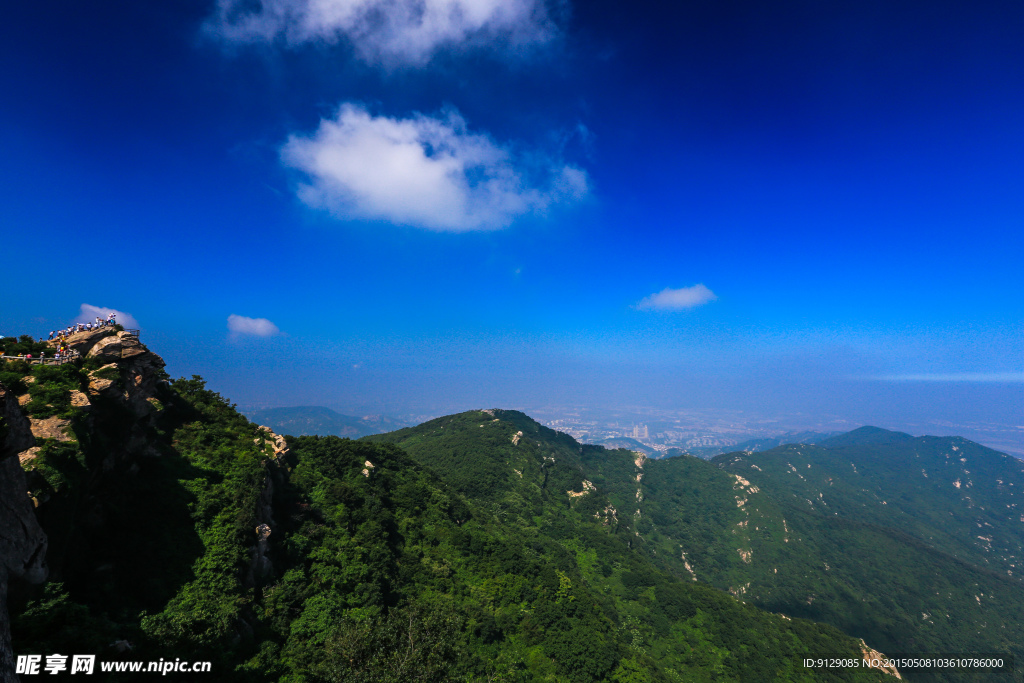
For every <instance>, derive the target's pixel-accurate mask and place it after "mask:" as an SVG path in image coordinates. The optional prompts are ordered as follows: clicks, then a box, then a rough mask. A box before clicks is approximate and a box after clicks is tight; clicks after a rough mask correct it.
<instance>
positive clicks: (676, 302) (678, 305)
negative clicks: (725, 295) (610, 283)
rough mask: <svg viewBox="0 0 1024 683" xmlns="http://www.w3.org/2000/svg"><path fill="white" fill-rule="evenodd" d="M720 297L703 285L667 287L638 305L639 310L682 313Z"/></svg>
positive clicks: (645, 298) (642, 300)
mask: <svg viewBox="0 0 1024 683" xmlns="http://www.w3.org/2000/svg"><path fill="white" fill-rule="evenodd" d="M717 298H718V297H717V296H715V293H714V292H712V291H711V290H710V289H708V288H707V287H705V286H704V285H703V284H699V285H694V286H692V287H682V288H680V289H670V288H668V287H666V288H665V289H663V290H661V291H660V292H658V293H657V294H651V295H650V296H646V297H644V298H643V299H641V300H640V301H639V302H637V304H636V308H639V309H656V310H662V311H681V310H684V309H687V308H696V307H697V306H702V305H704V304H706V303H708V302H709V301H714V300H715V299H717Z"/></svg>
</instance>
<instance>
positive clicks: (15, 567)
mask: <svg viewBox="0 0 1024 683" xmlns="http://www.w3.org/2000/svg"><path fill="white" fill-rule="evenodd" d="M34 443H35V437H34V436H33V435H32V429H31V425H30V423H29V421H28V418H26V417H25V415H24V414H23V413H22V412H21V407H20V406H19V405H18V400H17V397H15V396H14V395H13V394H12V393H11V392H10V391H8V390H7V388H6V387H4V386H3V385H2V384H0V682H3V683H8V682H9V681H11V682H13V681H17V680H18V679H17V676H16V675H15V673H14V654H13V652H12V651H11V625H10V618H9V615H8V614H7V584H8V581H9V580H12V579H13V580H23V581H29V582H32V583H38V582H40V581H42V580H43V579H45V578H46V573H47V570H46V545H47V542H46V534H44V533H43V530H42V528H41V527H40V526H39V522H38V521H37V520H36V516H35V512H34V511H33V508H32V501H31V499H30V498H29V496H28V493H27V491H28V485H27V483H26V481H25V472H24V471H23V470H22V468H21V463H20V462H19V459H18V458H17V457H16V456H17V455H18V453H20V452H21V451H25V450H27V449H29V448H30V447H31V446H32V445H33V444H34Z"/></svg>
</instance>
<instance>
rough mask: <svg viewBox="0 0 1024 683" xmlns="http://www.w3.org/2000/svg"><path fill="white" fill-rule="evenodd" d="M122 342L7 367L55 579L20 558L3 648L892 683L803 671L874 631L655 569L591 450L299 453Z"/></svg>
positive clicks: (459, 422) (218, 671)
mask: <svg viewBox="0 0 1024 683" xmlns="http://www.w3.org/2000/svg"><path fill="white" fill-rule="evenodd" d="M108 332H109V331H108V330H103V331H101V332H99V333H97V334H94V335H84V336H81V337H76V338H74V339H73V340H72V342H73V343H74V344H76V345H77V347H78V348H80V351H81V354H82V357H81V358H80V359H77V360H75V361H74V362H71V363H66V364H64V365H61V366H59V367H51V366H41V365H29V364H27V363H25V362H23V361H15V362H5V363H3V364H2V365H0V385H2V390H0V395H2V398H3V408H4V411H5V412H4V423H3V430H0V441H2V443H0V454H2V455H3V456H5V460H4V463H3V464H4V469H3V470H0V477H3V481H0V484H3V488H2V490H4V491H7V490H21V491H24V490H25V489H28V490H29V492H30V495H31V499H29V497H28V496H26V498H25V499H24V501H23V502H24V505H22V506H21V507H22V508H24V509H23V510H22V511H23V512H24V513H25V514H28V515H32V516H34V517H35V518H36V519H37V520H38V524H39V526H40V527H41V529H42V530H43V531H45V534H46V537H47V539H48V541H47V542H46V543H45V544H42V545H41V544H40V540H39V539H35V540H34V541H33V545H32V548H35V551H33V552H37V553H38V552H42V551H45V554H46V563H45V564H46V565H47V566H48V568H49V579H48V581H47V582H45V583H43V584H40V585H35V586H33V585H30V584H28V583H27V582H26V581H25V580H24V579H33V580H36V581H38V580H42V579H43V578H44V576H45V572H44V571H35V570H33V571H32V572H27V571H26V572H24V573H23V575H22V576H20V577H15V578H18V579H19V580H18V581H16V582H14V583H12V585H11V592H10V594H9V595H7V596H0V597H3V600H2V602H0V604H2V605H3V606H4V608H5V609H9V610H10V613H11V617H12V619H11V621H12V624H11V631H12V643H13V645H12V647H13V653H18V654H25V653H38V654H43V655H47V654H53V653H67V652H87V653H95V654H97V655H98V658H99V659H100V661H110V660H117V659H122V660H134V661H155V660H158V659H164V660H174V659H175V658H182V659H185V660H190V661H196V660H207V661H210V662H212V664H213V672H214V677H215V679H216V680H220V681H232V680H235V681H287V682H289V683H298V682H299V681H303V682H309V683H312V682H316V681H395V682H398V681H449V680H459V681H565V682H569V681H605V680H607V681H645V680H646V681H700V680H716V681H760V680H793V681H797V680H800V681H802V680H850V681H854V680H864V681H870V680H883V679H885V678H887V676H886V675H885V674H883V673H881V672H879V671H876V670H872V671H868V670H865V669H858V670H849V671H836V670H831V671H817V670H815V671H812V670H808V669H805V668H803V666H802V658H803V657H806V656H813V655H821V654H833V655H843V656H848V657H852V658H860V657H861V656H862V645H861V644H860V642H859V641H858V640H856V639H854V638H851V637H849V636H846V635H844V634H842V633H840V632H839V631H838V630H836V629H834V628H832V627H830V626H826V625H820V624H815V623H813V622H810V621H805V620H800V619H789V618H784V617H781V616H778V615H773V614H770V613H768V612H765V611H763V610H759V609H757V608H756V607H754V606H752V605H748V604H743V603H742V602H740V601H737V600H736V599H734V598H733V597H731V596H729V595H727V594H725V593H723V592H721V591H719V590H717V589H715V588H712V587H710V586H706V585H698V584H695V583H693V582H692V581H688V580H682V579H680V578H679V577H678V576H675V575H674V574H673V573H672V571H671V568H668V567H659V566H657V564H656V563H655V562H654V561H653V559H652V557H651V556H649V555H648V554H647V553H645V552H642V551H641V550H640V546H641V545H642V544H643V541H642V540H641V539H640V537H639V536H637V535H636V530H635V529H634V525H633V522H632V519H631V517H630V513H629V512H628V511H624V512H621V513H619V512H617V511H616V509H615V506H613V505H610V504H609V501H608V500H607V499H606V498H602V496H604V494H603V493H602V494H598V493H597V492H595V491H594V488H593V485H592V484H587V483H586V482H585V481H584V479H585V477H584V476H583V475H584V468H585V457H584V456H585V453H584V450H585V449H582V448H581V447H580V446H579V445H578V444H576V443H575V442H574V441H573V440H572V439H570V438H569V437H565V436H564V435H561V436H559V435H557V434H555V433H554V432H550V430H546V431H544V430H543V429H542V428H540V427H539V426H538V425H536V423H534V422H533V421H532V420H530V419H529V418H527V417H526V416H524V415H521V414H518V413H500V414H498V413H497V411H495V412H496V414H495V415H488V414H485V413H479V412H474V413H467V414H463V415H461V416H454V417H453V418H450V419H448V421H447V422H446V421H445V420H441V421H434V422H432V423H428V424H427V425H423V426H421V427H420V428H417V430H418V431H417V430H406V431H405V432H401V433H399V434H402V436H401V437H400V438H401V439H402V440H406V441H408V442H409V443H408V449H409V451H410V453H407V452H406V451H405V450H403V448H401V447H399V446H396V445H394V444H391V443H384V442H385V441H388V440H389V439H388V438H381V439H378V440H377V442H370V441H350V440H347V439H340V438H336V437H326V438H321V437H300V438H295V439H289V441H288V443H287V445H285V444H284V443H283V440H282V439H280V438H278V437H277V436H276V435H275V434H273V433H270V432H267V431H265V430H263V429H261V428H259V427H258V426H257V425H254V424H253V423H251V422H249V421H248V420H246V419H245V418H244V417H243V416H242V415H240V414H239V413H238V412H237V411H236V410H235V409H234V407H233V406H232V405H231V404H230V403H229V402H228V401H226V400H225V399H224V398H223V397H221V396H219V395H218V394H216V393H215V392H213V391H210V390H209V389H207V388H206V387H205V385H204V383H203V382H202V380H201V379H200V378H198V377H193V378H192V379H187V380H186V379H181V380H177V381H168V378H167V376H166V375H165V374H164V372H163V362H162V361H161V360H160V358H159V357H158V356H156V354H153V353H152V352H150V351H149V350H148V349H146V348H145V347H144V346H142V345H141V344H135V343H133V344H128V341H127V340H124V343H123V344H122V340H121V337H118V336H117V335H116V334H115V335H111V334H108ZM83 334H84V333H83ZM499 415H500V416H499ZM470 434H472V437H470V436H469V435H470ZM390 438H391V440H394V439H395V438H396V437H394V435H392V437H390ZM437 439H441V440H442V441H443V443H444V447H443V448H440V449H438V448H435V445H436V443H437ZM595 450H601V452H602V453H604V452H605V451H603V449H595ZM480 452H486V453H491V454H494V457H491V458H489V459H488V458H483V459H481V458H478V457H477V455H478V454H479V453H480ZM15 454H16V455H18V463H16V464H15V463H14V461H13V455H15ZM615 454H617V457H618V459H619V460H621V461H622V464H623V466H624V467H626V466H631V463H632V460H631V459H630V456H629V455H627V454H625V453H623V452H615ZM506 461H507V462H506ZM10 464H15V468H14V469H12V468H11V467H8V465H10ZM17 465H20V467H18V466H17ZM15 475H16V476H15ZM20 477H25V478H24V479H21V478H20ZM8 479H10V481H9V482H8ZM8 483H12V484H13V488H12V487H11V486H7V484H8ZM570 493H572V494H574V495H570ZM18 495H20V494H18ZM10 509H13V508H9V507H6V506H5V507H3V510H2V511H0V513H2V514H3V515H9V514H10V513H9V510H10ZM0 521H2V522H4V524H0V528H5V529H6V528H10V524H7V523H8V522H11V523H14V522H17V520H16V519H13V520H12V519H7V518H6V517H5V518H4V519H3V520H0ZM22 522H24V520H22ZM29 540H32V539H29ZM32 548H29V547H28V546H26V555H25V557H23V558H20V560H19V561H24V562H28V561H29V560H30V559H31V558H29V557H28V555H29V554H31V553H30V552H29V551H31V550H32ZM2 587H3V586H2V582H0V588H2ZM128 646H130V648H131V649H130V650H129V649H127V647H128ZM0 647H3V650H4V652H3V654H4V655H5V656H4V657H3V658H0V665H2V666H3V669H2V670H0V677H2V680H4V681H5V682H6V681H8V680H14V675H13V673H12V672H11V670H10V663H11V654H12V650H11V649H9V648H8V647H7V646H6V644H0ZM105 678H106V679H108V680H114V679H113V678H112V677H111V676H110V675H105V674H103V673H102V672H101V671H100V670H99V669H97V672H96V674H95V675H94V679H95V680H104V679H105ZM167 678H168V680H170V679H171V677H167Z"/></svg>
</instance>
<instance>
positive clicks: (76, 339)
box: [50, 327, 114, 356]
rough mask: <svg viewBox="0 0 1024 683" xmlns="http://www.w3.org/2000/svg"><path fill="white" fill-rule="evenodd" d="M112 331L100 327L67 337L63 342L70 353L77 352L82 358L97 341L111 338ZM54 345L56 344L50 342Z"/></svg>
mask: <svg viewBox="0 0 1024 683" xmlns="http://www.w3.org/2000/svg"><path fill="white" fill-rule="evenodd" d="M112 333H113V329H111V328H109V327H101V328H100V329H98V330H90V331H88V332H78V333H76V334H73V335H71V336H70V337H68V339H67V341H66V342H65V344H66V346H67V347H68V348H69V349H71V350H72V351H77V352H78V353H80V354H82V355H83V356H84V355H86V354H87V353H88V352H89V349H91V348H92V347H93V346H95V345H96V343H97V342H98V341H100V340H101V339H103V338H104V337H112V336H114V335H113V334H112ZM50 343H51V344H56V342H50Z"/></svg>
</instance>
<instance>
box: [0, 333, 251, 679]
mask: <svg viewBox="0 0 1024 683" xmlns="http://www.w3.org/2000/svg"><path fill="white" fill-rule="evenodd" d="M67 346H68V347H69V348H70V349H72V350H73V351H77V352H78V353H79V354H81V355H82V356H91V357H93V358H100V359H109V360H110V361H112V362H110V363H108V364H107V365H105V366H104V367H103V368H100V370H97V371H94V372H93V373H92V374H91V376H90V378H89V379H90V381H89V387H88V389H87V391H78V390H72V391H71V395H70V399H71V401H70V402H71V406H72V408H74V409H76V410H77V411H86V410H88V411H89V417H88V419H87V420H86V421H85V422H84V424H85V425H91V424H92V420H93V419H95V418H96V416H97V415H98V414H99V413H102V412H103V411H109V410H111V409H113V410H121V411H123V410H124V409H125V408H127V409H128V410H130V411H131V412H132V413H134V415H135V418H136V419H135V420H134V421H131V422H128V423H127V427H126V428H125V429H124V431H123V432H122V433H120V434H118V435H117V438H116V439H115V440H113V441H111V442H110V444H109V447H108V448H107V449H104V451H103V453H104V455H103V457H102V460H98V461H96V462H93V463H91V467H95V468H97V470H102V471H109V470H115V469H119V470H120V471H122V472H128V473H131V472H135V471H137V470H138V464H137V461H138V458H140V457H146V456H159V455H160V452H159V451H158V450H157V449H156V448H155V447H154V446H153V445H152V439H151V438H150V435H149V432H151V430H152V421H151V420H150V419H149V417H150V416H151V415H154V414H155V413H156V412H157V411H159V410H160V409H161V408H162V405H161V403H160V401H159V400H158V399H157V393H158V390H159V388H160V384H161V382H163V381H164V378H165V377H166V375H165V374H164V373H163V367H164V362H163V360H162V359H161V358H160V357H159V356H157V355H156V354H154V353H152V352H150V351H149V350H148V349H147V348H146V347H145V346H143V345H142V344H141V343H140V342H139V341H138V338H136V337H132V336H130V335H126V334H124V333H121V334H115V333H114V332H113V330H111V329H110V328H104V329H100V330H93V331H90V332H79V333H78V334H75V335H72V336H71V338H70V339H69V340H68V341H67ZM32 380H34V378H33V377H29V378H26V380H25V382H26V384H30V383H31V381H32ZM25 396H26V397H27V396H28V394H26V395H25ZM23 398H24V397H23ZM110 402H113V405H111V403H110ZM23 403H27V401H23ZM117 404H120V405H119V406H118V405H117ZM0 416H2V417H3V421H2V422H0V683H9V682H12V683H13V682H16V681H17V680H18V678H17V676H16V675H15V673H14V671H15V669H14V661H13V659H14V657H13V653H12V647H11V640H10V623H9V617H8V614H7V611H6V610H7V587H8V581H9V580H10V581H16V580H17V581H28V582H33V583H38V582H41V581H43V580H44V579H45V578H46V576H47V566H46V557H47V552H48V542H47V538H46V535H45V533H44V532H43V529H42V528H41V526H40V525H39V522H38V520H37V516H36V515H37V511H36V509H35V506H36V505H39V506H40V510H39V513H40V514H42V513H44V512H45V506H46V505H47V500H45V499H40V501H38V503H37V502H36V501H34V500H33V499H31V498H30V497H29V494H28V488H29V486H28V483H27V481H26V472H25V470H24V469H23V467H25V468H29V469H31V468H32V466H33V463H32V461H33V460H34V459H35V458H36V457H38V453H39V451H40V449H39V448H38V447H37V446H36V439H37V438H43V439H54V440H57V441H71V440H73V439H75V438H76V437H75V434H74V433H73V432H72V430H71V420H68V419H65V418H61V417H48V418H43V419H39V418H29V417H27V416H26V415H25V414H24V413H23V412H22V405H20V404H19V401H18V399H17V397H15V396H13V395H12V394H11V392H9V391H8V390H6V389H5V388H3V387H2V386H0ZM87 428H88V427H87ZM15 456H18V457H15ZM31 476H35V475H32V474H29V477H31ZM82 500H83V501H85V502H84V503H83V505H82V507H81V509H80V510H79V512H80V515H79V517H78V519H79V521H80V527H79V529H85V528H87V527H90V525H92V526H95V524H93V520H94V519H96V520H98V519H102V513H103V510H102V506H101V505H100V502H99V500H98V499H96V501H95V504H93V503H92V502H89V501H92V500H93V498H92V497H91V491H89V490H85V491H83V497H82ZM57 545H59V544H57ZM57 545H55V546H54V548H51V549H49V550H50V552H51V555H52V554H53V552H54V550H55V549H56V547H57ZM261 547H263V548H265V547H266V539H265V538H264V539H263V543H262V545H261ZM50 559H51V561H53V562H54V563H55V565H57V566H59V565H60V561H61V558H60V557H57V558H54V557H51V558H50Z"/></svg>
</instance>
